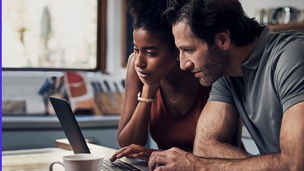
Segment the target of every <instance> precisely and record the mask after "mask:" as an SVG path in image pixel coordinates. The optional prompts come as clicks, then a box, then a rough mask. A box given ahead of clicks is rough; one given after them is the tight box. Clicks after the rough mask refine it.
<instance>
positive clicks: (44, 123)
mask: <svg viewBox="0 0 304 171" xmlns="http://www.w3.org/2000/svg"><path fill="white" fill-rule="evenodd" d="M119 119H120V116H119V115H116V116H76V120H77V121H78V124H79V126H80V127H81V128H105V127H107V128H108V127H115V128H116V127H118V122H119ZM25 129H38V130H41V129H61V126H60V123H59V120H58V118H57V117H55V116H24V117H21V116H2V131H3V130H25Z"/></svg>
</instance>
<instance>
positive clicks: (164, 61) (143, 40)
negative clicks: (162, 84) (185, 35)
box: [133, 28, 178, 84]
mask: <svg viewBox="0 0 304 171" xmlns="http://www.w3.org/2000/svg"><path fill="white" fill-rule="evenodd" d="M133 38H134V57H135V58H134V59H135V60H134V62H135V70H136V72H137V74H138V76H139V77H140V79H141V80H142V81H143V82H146V83H148V84H152V83H156V82H159V81H160V80H161V79H162V78H163V77H164V76H165V75H166V74H168V73H169V71H171V69H172V68H173V67H174V66H175V65H176V64H177V61H176V58H177V55H178V52H177V51H173V50H170V48H169V46H168V43H167V42H166V41H163V40H161V39H160V38H159V37H158V36H156V34H154V33H151V32H149V31H147V30H145V29H142V28H137V29H135V30H134V32H133Z"/></svg>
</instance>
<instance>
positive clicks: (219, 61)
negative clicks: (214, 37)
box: [199, 45, 230, 86]
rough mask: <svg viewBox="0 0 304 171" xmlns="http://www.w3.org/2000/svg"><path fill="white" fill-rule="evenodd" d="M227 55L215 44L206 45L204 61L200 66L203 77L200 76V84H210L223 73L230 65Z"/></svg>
mask: <svg viewBox="0 0 304 171" xmlns="http://www.w3.org/2000/svg"><path fill="white" fill-rule="evenodd" d="M229 58H230V57H229V55H228V54H227V53H225V52H223V51H221V50H220V49H219V48H218V46H217V45H213V46H211V47H209V46H208V54H207V56H206V62H205V64H204V65H203V66H201V71H202V72H203V75H204V77H203V78H200V79H199V81H200V84H201V85H203V86H211V85H212V84H213V83H214V82H215V81H216V80H218V79H219V78H220V77H222V76H223V75H225V72H226V70H227V68H228V67H229V65H230V60H229Z"/></svg>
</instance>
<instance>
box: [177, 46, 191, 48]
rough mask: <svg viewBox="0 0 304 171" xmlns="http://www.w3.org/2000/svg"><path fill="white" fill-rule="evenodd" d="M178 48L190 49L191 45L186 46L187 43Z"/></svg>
mask: <svg viewBox="0 0 304 171" xmlns="http://www.w3.org/2000/svg"><path fill="white" fill-rule="evenodd" d="M177 48H178V49H189V48H191V46H186V45H182V46H178V47H177Z"/></svg>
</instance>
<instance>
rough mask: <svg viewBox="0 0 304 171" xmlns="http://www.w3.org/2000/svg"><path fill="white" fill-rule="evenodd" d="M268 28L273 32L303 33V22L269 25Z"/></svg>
mask: <svg viewBox="0 0 304 171" xmlns="http://www.w3.org/2000/svg"><path fill="white" fill-rule="evenodd" d="M269 27H270V29H271V30H273V31H286V30H295V31H300V32H304V22H301V23H290V24H278V25H269Z"/></svg>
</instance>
